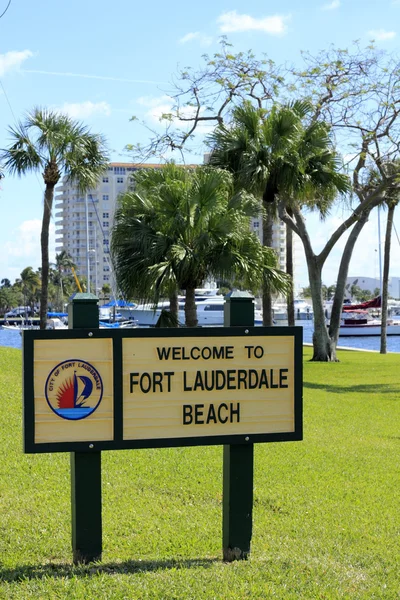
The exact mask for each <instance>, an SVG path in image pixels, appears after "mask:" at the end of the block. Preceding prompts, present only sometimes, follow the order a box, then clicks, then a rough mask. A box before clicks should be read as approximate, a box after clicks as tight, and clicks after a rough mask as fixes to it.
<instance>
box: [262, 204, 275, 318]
mask: <svg viewBox="0 0 400 600" xmlns="http://www.w3.org/2000/svg"><path fill="white" fill-rule="evenodd" d="M270 213H271V211H270V210H269V206H268V205H266V210H265V214H264V218H263V246H269V247H270V248H271V247H272V233H273V224H274V222H273V218H272V215H271V214H270ZM262 311H263V325H264V327H272V325H273V324H274V320H273V311H272V292H271V288H270V287H269V285H268V284H267V283H266V282H265V281H264V284H263V289H262Z"/></svg>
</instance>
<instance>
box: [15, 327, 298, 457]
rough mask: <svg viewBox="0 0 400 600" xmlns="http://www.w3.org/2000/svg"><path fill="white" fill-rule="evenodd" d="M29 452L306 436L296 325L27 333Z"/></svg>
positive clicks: (26, 439)
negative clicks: (303, 433) (303, 429)
mask: <svg viewBox="0 0 400 600" xmlns="http://www.w3.org/2000/svg"><path fill="white" fill-rule="evenodd" d="M23 352H24V445H25V452H28V453H29V452H51V451H82V450H87V451H90V450H93V449H96V450H105V449H124V448H145V447H163V446H186V445H209V444H233V443H246V442H250V443H253V442H267V441H285V440H288V441H289V440H300V439H302V334H301V328H298V327H293V328H290V327H273V328H262V327H251V328H250V327H249V328H245V327H235V328H222V329H221V328H205V329H197V328H196V329H163V330H162V329H151V330H150V329H147V330H139V329H132V330H125V331H114V330H113V331H109V330H97V329H94V330H92V331H89V330H73V329H72V330H66V331H56V332H52V331H25V332H24V343H23Z"/></svg>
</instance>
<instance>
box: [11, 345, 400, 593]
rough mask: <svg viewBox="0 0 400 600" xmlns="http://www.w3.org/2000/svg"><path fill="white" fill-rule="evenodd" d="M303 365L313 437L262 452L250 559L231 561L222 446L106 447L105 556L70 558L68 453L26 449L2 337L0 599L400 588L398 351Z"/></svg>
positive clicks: (16, 379) (15, 378) (258, 452)
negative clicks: (76, 562)
mask: <svg viewBox="0 0 400 600" xmlns="http://www.w3.org/2000/svg"><path fill="white" fill-rule="evenodd" d="M304 352H305V362H304V441H302V442H295V443H293V442H289V443H275V444H259V445H257V446H256V449H255V478H254V512H253V522H254V525H253V541H252V551H251V557H250V559H249V560H248V561H240V562H235V563H229V564H228V563H224V562H222V560H221V557H222V551H221V545H222V533H221V510H222V448H221V447H200V448H174V449H152V450H133V451H119V452H103V454H102V462H103V468H102V473H103V547H104V551H103V559H102V562H101V563H98V564H92V565H88V566H82V567H74V566H73V565H72V563H71V557H72V552H71V532H70V522H71V516H70V479H69V455H68V454H48V455H45V454H43V455H24V454H23V453H22V417H21V396H22V393H21V379H22V378H21V352H20V351H19V350H14V349H7V348H0V364H1V373H0V406H1V411H0V598H7V600H8V599H12V598H24V599H25V598H27V599H28V598H34V599H37V598H43V599H46V600H47V599H52V598H71V599H74V600H75V599H84V598H85V599H88V598H89V599H92V598H93V599H105V598H107V599H110V600H119V599H123V598H124V599H125V598H126V599H150V598H151V599H163V600H164V599H165V600H167V599H168V600H170V599H171V600H172V599H196V600H197V599H207V600H212V599H223V600H225V599H226V600H229V599H244V598H246V599H247V598H249V599H265V598H274V599H275V598H278V599H282V600H290V599H298V598H307V599H308V598H309V599H319V598H321V599H333V598H349V599H356V598H365V599H368V600H370V599H373V598H379V599H381V598H393V599H398V598H400V494H399V484H400V431H399V427H400V356H399V355H395V354H388V355H386V356H381V355H380V354H374V353H362V352H346V351H339V358H340V360H341V362H340V363H335V364H325V363H324V364H322V363H310V362H308V360H309V358H310V356H311V350H310V349H308V348H306V349H305V351H304Z"/></svg>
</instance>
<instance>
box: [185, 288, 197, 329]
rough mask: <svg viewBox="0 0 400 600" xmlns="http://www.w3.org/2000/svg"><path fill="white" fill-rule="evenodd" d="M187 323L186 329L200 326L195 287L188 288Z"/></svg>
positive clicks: (186, 303)
mask: <svg viewBox="0 0 400 600" xmlns="http://www.w3.org/2000/svg"><path fill="white" fill-rule="evenodd" d="M185 323H186V327H197V324H198V321H197V308H196V302H195V288H194V287H187V288H186V300H185Z"/></svg>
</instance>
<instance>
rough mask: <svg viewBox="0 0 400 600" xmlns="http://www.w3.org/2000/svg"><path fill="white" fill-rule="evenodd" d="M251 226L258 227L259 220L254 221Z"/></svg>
mask: <svg viewBox="0 0 400 600" xmlns="http://www.w3.org/2000/svg"><path fill="white" fill-rule="evenodd" d="M253 227H254V229H256V228H257V227H260V221H254V223H253Z"/></svg>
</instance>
